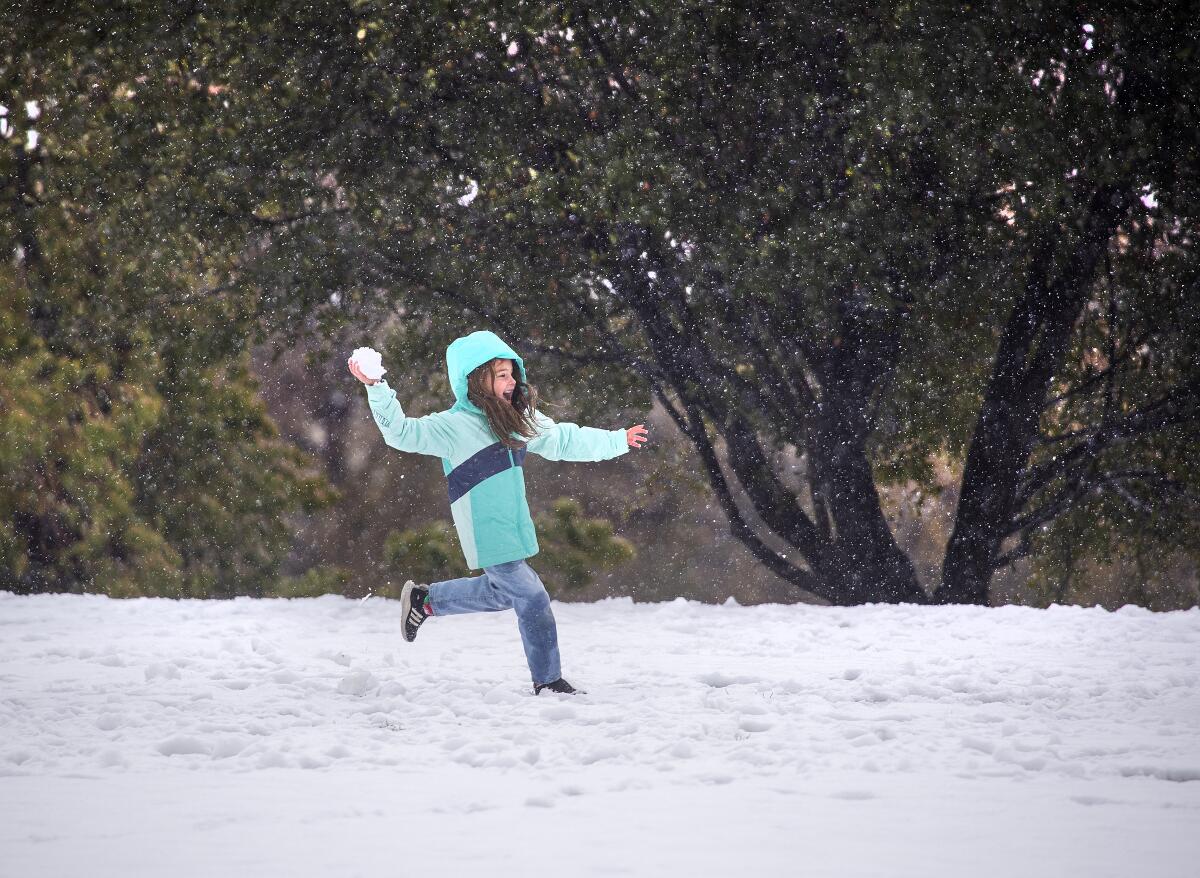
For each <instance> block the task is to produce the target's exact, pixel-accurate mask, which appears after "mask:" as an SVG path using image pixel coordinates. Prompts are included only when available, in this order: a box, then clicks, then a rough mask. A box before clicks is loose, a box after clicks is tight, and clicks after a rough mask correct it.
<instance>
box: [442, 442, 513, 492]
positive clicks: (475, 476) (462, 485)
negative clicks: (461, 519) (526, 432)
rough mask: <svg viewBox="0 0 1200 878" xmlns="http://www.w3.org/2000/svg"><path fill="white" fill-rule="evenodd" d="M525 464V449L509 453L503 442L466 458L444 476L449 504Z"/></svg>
mask: <svg viewBox="0 0 1200 878" xmlns="http://www.w3.org/2000/svg"><path fill="white" fill-rule="evenodd" d="M524 462H525V449H524V448H518V449H515V450H513V451H512V452H511V454H510V453H509V449H507V448H505V447H504V443H503V442H496V443H495V444H493V445H489V446H488V447H487V448H483V449H481V450H479V451H477V452H475V454H473V455H471V456H470V457H468V458H467V459H466V460H464V461H463V462H462V463H460V464H459V465H458V466H456V467H455V468H454V469H452V470H450V472H449V473H447V474H446V480H447V482H448V485H447V487H448V489H449V491H450V502H451V503H453V502H454V501H455V500H458V499H459V498H461V497H462V496H463V495H465V494H466V493H467V492H468V491H470V490H471V489H472V488H474V487H475V486H476V485H478V484H479V483H480V482H482V481H484V480H485V479H490V478H491V477H492V476H494V475H496V474H498V473H502V472H504V471H505V470H506V469H509V468H510V467H514V466H521V465H522V464H524Z"/></svg>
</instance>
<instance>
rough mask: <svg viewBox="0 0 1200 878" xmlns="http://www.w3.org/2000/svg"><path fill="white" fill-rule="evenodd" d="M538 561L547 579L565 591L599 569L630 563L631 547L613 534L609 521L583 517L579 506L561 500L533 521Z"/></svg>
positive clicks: (582, 583)
mask: <svg viewBox="0 0 1200 878" xmlns="http://www.w3.org/2000/svg"><path fill="white" fill-rule="evenodd" d="M537 528H538V543H539V545H540V546H541V549H542V551H541V554H540V555H539V560H540V561H541V563H542V564H543V565H544V566H545V568H546V571H547V575H548V578H550V579H551V581H552V582H553V580H559V581H561V582H562V583H563V584H564V585H566V586H567V587H568V588H580V587H582V586H585V585H588V584H589V583H590V582H592V581H593V579H594V578H595V576H596V573H598V572H599V571H601V570H611V569H613V568H614V567H617V566H619V565H620V564H622V563H624V562H626V561H631V560H633V557H634V549H633V544H632V543H630V542H629V540H627V539H624V538H623V537H619V536H616V535H615V534H614V532H613V525H612V522H610V521H607V520H606V519H603V518H585V517H584V515H583V507H582V506H580V504H579V503H578V502H576V501H575V500H572V499H569V498H566V497H562V498H559V499H558V500H555V501H554V504H553V505H552V506H551V510H550V512H549V513H547V514H545V515H540V516H538V518H537Z"/></svg>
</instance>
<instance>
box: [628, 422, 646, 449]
mask: <svg viewBox="0 0 1200 878" xmlns="http://www.w3.org/2000/svg"><path fill="white" fill-rule="evenodd" d="M625 441H626V442H628V443H629V447H630V448H641V447H642V446H643V445H645V444H646V428H645V427H644V426H642V425H641V424H638V425H637V426H636V427H630V428H629V429H628V430H626V431H625Z"/></svg>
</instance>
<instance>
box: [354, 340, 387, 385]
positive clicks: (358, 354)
mask: <svg viewBox="0 0 1200 878" xmlns="http://www.w3.org/2000/svg"><path fill="white" fill-rule="evenodd" d="M350 359H351V360H353V361H354V363H355V364H356V365H357V366H358V368H359V369H361V370H362V373H363V374H364V375H366V376H367V377H368V378H370V379H371V380H372V381H378V380H379V379H380V378H382V377H383V374H384V373H385V372H386V371H387V369H385V368H383V357H382V356H381V355H380V353H379V351H377V350H375V349H374V348H355V349H354V353H352V354H351V355H350Z"/></svg>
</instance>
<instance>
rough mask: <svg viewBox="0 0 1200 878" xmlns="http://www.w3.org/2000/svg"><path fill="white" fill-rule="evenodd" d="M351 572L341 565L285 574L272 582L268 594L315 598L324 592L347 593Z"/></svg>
mask: <svg viewBox="0 0 1200 878" xmlns="http://www.w3.org/2000/svg"><path fill="white" fill-rule="evenodd" d="M350 579H351V577H350V573H349V572H348V571H346V570H343V569H341V568H340V567H335V566H328V567H313V568H312V569H311V570H306V571H305V572H304V573H302V574H301V575H299V576H284V577H280V578H279V579H277V580H276V581H275V582H273V583H272V584H271V587H270V590H269V591H268V592H267V594H269V595H271V596H272V597H277V598H315V597H319V596H320V595H323V594H337V595H340V594H345V593H346V587H347V586H348V585H349V584H350Z"/></svg>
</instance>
